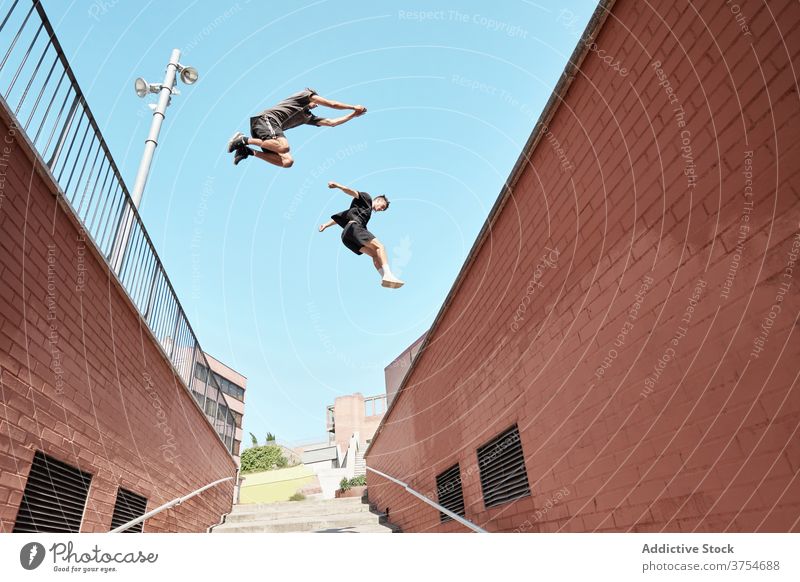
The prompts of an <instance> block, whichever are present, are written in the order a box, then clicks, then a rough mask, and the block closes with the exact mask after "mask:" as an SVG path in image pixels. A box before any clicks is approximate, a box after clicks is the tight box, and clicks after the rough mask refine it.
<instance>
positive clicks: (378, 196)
mask: <svg viewBox="0 0 800 582" xmlns="http://www.w3.org/2000/svg"><path fill="white" fill-rule="evenodd" d="M378 198H383V200H384V201H385V202H386V208H389V199H388V198H387V197H386V194H378V195H377V196H375V200H377V199H378Z"/></svg>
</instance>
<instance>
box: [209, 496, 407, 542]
mask: <svg viewBox="0 0 800 582" xmlns="http://www.w3.org/2000/svg"><path fill="white" fill-rule="evenodd" d="M382 518H383V516H382V515H381V514H378V513H375V512H372V511H370V507H369V505H368V504H367V503H364V502H363V501H362V500H361V499H360V498H358V497H348V498H343V499H306V500H305V501H284V502H280V503H264V504H248V505H234V506H233V511H232V512H231V513H229V514H227V515H226V516H225V520H224V523H222V524H221V525H217V526H214V527H212V528H211V533H255V532H262V533H263V532H270V533H284V532H287V533H288V532H316V533H394V532H395V531H397V529H396V528H394V527H393V526H391V525H389V524H384V523H382V521H383V519H382Z"/></svg>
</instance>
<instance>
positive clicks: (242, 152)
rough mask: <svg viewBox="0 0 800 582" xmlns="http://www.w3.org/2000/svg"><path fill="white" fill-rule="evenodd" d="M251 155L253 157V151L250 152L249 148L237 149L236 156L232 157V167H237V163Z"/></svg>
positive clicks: (241, 147) (240, 147)
mask: <svg viewBox="0 0 800 582" xmlns="http://www.w3.org/2000/svg"><path fill="white" fill-rule="evenodd" d="M251 155H253V150H251V149H250V148H247V147H244V146H239V147H237V148H236V155H235V156H233V165H234V166H238V165H239V162H241V161H242V160H246V159H247V158H249V157H250V156H251Z"/></svg>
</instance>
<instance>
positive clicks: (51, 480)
mask: <svg viewBox="0 0 800 582" xmlns="http://www.w3.org/2000/svg"><path fill="white" fill-rule="evenodd" d="M91 481H92V476H91V474H89V473H84V472H83V471H81V470H80V469H76V468H75V467H72V466H70V465H67V464H66V463H62V462H61V461H58V460H56V459H54V458H53V457H49V456H47V455H45V454H44V453H42V452H41V451H36V454H35V455H34V457H33V465H32V466H31V471H30V473H29V474H28V482H27V483H26V484H25V491H24V493H23V494H22V501H21V502H20V505H19V511H18V512H17V519H16V522H15V523H14V532H20V533H36V532H56V533H62V532H63V533H77V532H79V531H80V529H81V520H82V519H83V508H84V507H85V506H86V497H87V495H88V494H89V484H90V483H91Z"/></svg>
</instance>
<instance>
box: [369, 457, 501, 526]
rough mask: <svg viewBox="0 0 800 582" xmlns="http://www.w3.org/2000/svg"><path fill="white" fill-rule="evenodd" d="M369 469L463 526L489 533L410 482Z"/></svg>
mask: <svg viewBox="0 0 800 582" xmlns="http://www.w3.org/2000/svg"><path fill="white" fill-rule="evenodd" d="M367 471H372V472H373V473H375V474H376V475H380V476H381V477H383V478H384V479H388V480H389V481H392V482H393V483H396V484H398V485H400V486H401V487H404V488H405V490H406V491H408V492H409V493H411V495H413V496H414V497H418V498H419V499H421V500H422V501H424V502H425V503H427V504H428V505H430V506H431V507H435V508H436V509H438V510H439V511H441V512H442V513H444V514H445V515H446V516H447V517H449V518H451V519H454V520H456V521H457V522H458V523H460V524H461V525H463V526H466V527H468V528H469V529H471V530H472V531H474V532H478V533H488V532H487V531H486V530H485V529H483V528H482V527H480V526H478V525H475V524H474V523H472V522H471V521H470V520H468V519H464V518H463V517H461V516H460V515H458V514H457V513H453V512H452V511H450V510H449V509H447V508H446V507H442V506H441V505H439V504H438V503H436V502H435V501H433V500H431V499H429V498H427V497H425V496H424V495H423V494H422V493H419V492H417V491H414V490H413V489H412V488H411V487H409V485H408V483H403V482H402V481H400V479H395V478H394V477H391V476H389V475H387V474H386V473H382V472H380V471H378V470H377V469H373V468H372V467H369V466H368V467H367Z"/></svg>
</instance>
